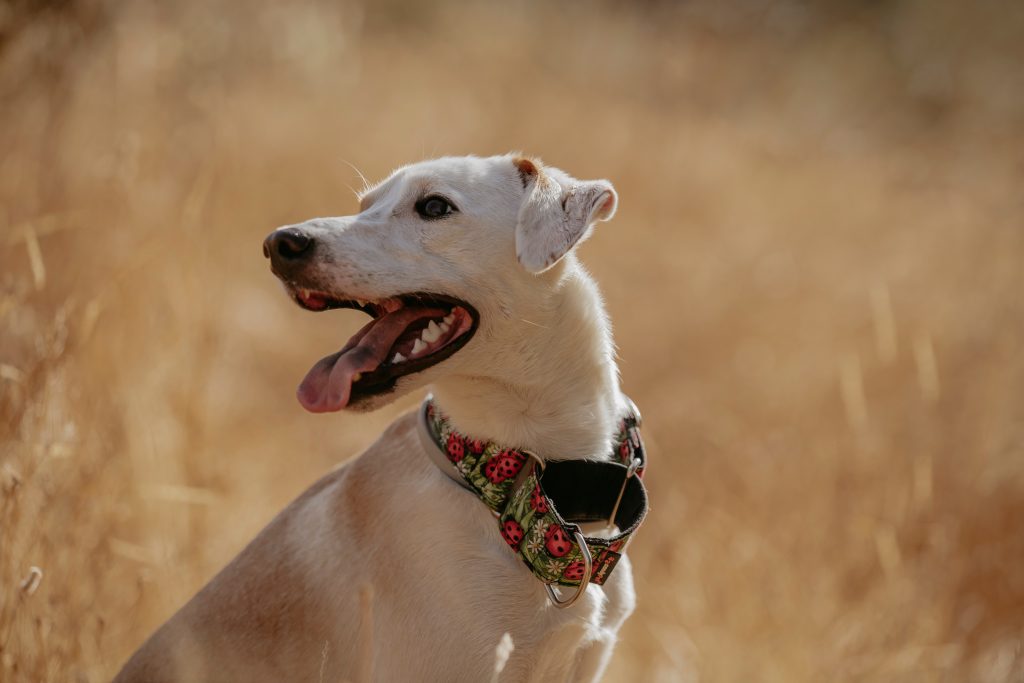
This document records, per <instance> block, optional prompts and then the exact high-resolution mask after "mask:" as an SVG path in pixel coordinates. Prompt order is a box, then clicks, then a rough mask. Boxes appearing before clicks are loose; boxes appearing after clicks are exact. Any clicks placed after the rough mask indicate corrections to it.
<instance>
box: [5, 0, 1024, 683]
mask: <svg viewBox="0 0 1024 683" xmlns="http://www.w3.org/2000/svg"><path fill="white" fill-rule="evenodd" d="M510 150H522V151H523V152H525V153H527V154H531V155H537V156H540V157H542V158H543V159H544V160H545V161H546V162H548V163H550V164H553V165H556V166H559V167H562V168H564V169H566V170H568V171H569V172H570V173H572V174H573V175H576V176H577V177H580V178H595V177H605V178H609V179H610V180H611V181H612V182H613V183H615V185H616V187H617V189H618V191H619V195H620V198H621V205H620V211H619V213H618V215H617V216H616V217H615V219H614V221H612V222H611V223H607V224H602V225H601V226H599V229H598V231H597V232H596V234H595V236H594V237H593V238H592V239H591V240H590V241H589V242H588V243H587V244H586V245H584V246H583V247H582V249H581V256H582V258H583V260H584V262H585V263H586V264H587V265H588V267H589V268H590V269H591V271H592V272H593V273H594V275H595V276H596V278H597V280H598V281H599V283H600V284H601V286H602V289H603V292H604V294H605V297H606V300H607V305H608V308H609V310H610V314H611V316H612V319H613V321H614V323H615V328H616V341H617V343H618V346H619V350H620V358H621V369H622V375H623V379H624V386H625V389H626V391H627V392H628V393H629V394H630V395H632V397H633V398H634V399H635V400H636V401H637V403H638V404H639V405H640V407H641V409H642V410H643V411H644V415H645V418H646V425H645V426H646V430H645V435H646V438H647V440H648V445H649V449H650V451H651V455H652V459H653V463H652V467H651V470H650V476H649V478H648V482H649V486H650V488H651V495H652V497H653V509H652V513H651V517H650V518H649V522H648V523H647V525H646V526H645V527H644V529H643V530H642V532H641V533H640V534H639V535H638V537H637V540H636V542H635V543H634V544H633V545H632V547H631V550H630V552H631V555H632V558H633V562H634V566H635V570H636V575H637V577H636V579H637V591H638V594H639V606H638V609H637V612H636V614H635V615H634V617H633V618H632V619H631V620H630V621H629V622H628V624H627V626H626V628H625V630H624V632H623V633H622V638H621V642H620V645H619V647H618V649H617V652H616V655H615V658H614V660H613V662H612V665H611V669H610V671H609V674H608V676H607V680H609V681H656V682H662V681H664V682H673V681H709V682H718V681H773V682H774V681H780V682H791V681H797V682H799V681H823V680H829V681H835V680H843V681H928V680H935V681H985V682H987V681H1022V680H1024V652H1022V647H1024V645H1022V637H1024V353H1022V344H1024V298H1022V292H1024V224H1022V222H1024V192H1022V181H1024V4H1021V3H1012V2H997V1H996V0H991V1H988V0H984V1H979V2H971V3H958V2H952V1H950V2H944V1H936V0H917V1H916V2H915V1H907V2H896V1H884V0H878V1H874V2H855V1H853V0H850V1H847V2H831V3H828V2H817V3H811V2H802V1H799V0H738V1H736V2H727V3H724V2H717V1H715V0H692V1H689V2H677V3H675V2H662V3H659V2H636V3H615V2H610V1H609V2H596V3H585V2H581V1H578V0H574V1H570V2H565V3H558V4H555V3H543V2H540V1H539V0H538V1H536V2H534V1H532V0H516V1H510V2H502V3H497V2H493V3H492V2H482V1H476V2H470V1H466V2H460V1H456V0H450V1H448V2H439V3H433V4H427V3H417V2H411V1H409V0H388V1H385V2H376V3H367V4H362V3H360V2H328V1H327V0H324V1H322V2H321V1H317V0H297V1H294V2H288V3H281V2H273V1H272V0H250V1H245V2H243V1H242V0H237V1H234V2H232V1H230V0H217V1H208V0H181V1H180V2H174V3H164V2H156V1H155V0H154V1H150V2H127V1H120V0H50V1H47V2H43V1H35V2H33V1H27V0H14V1H12V0H7V1H6V2H3V3H0V679H2V680H4V681H9V682H11V683H16V682H19V683H20V682H22V681H26V682H27V681H76V682H88V681H103V680H105V679H108V678H109V677H110V676H112V675H113V673H114V672H115V671H116V669H117V668H118V667H119V665H120V663H121V662H122V661H123V659H124V658H125V657H126V656H127V655H128V654H129V653H130V652H131V651H132V650H133V649H134V648H135V647H136V646H137V645H138V644H139V643H140V642H141V641H142V639H143V638H144V637H145V636H146V635H147V634H148V633H149V632H150V631H151V630H152V629H153V628H155V627H156V626H157V625H158V624H159V623H160V622H162V621H163V620H164V619H165V618H167V617H168V616H169V615H170V614H171V613H172V612H173V611H174V610H175V609H176V608H177V607H178V606H180V605H181V604H182V603H183V602H184V601H185V600H186V599H188V598H189V597H190V596H191V595H192V594H193V593H194V591H195V590H197V589H198V588H199V587H200V586H201V585H202V584H203V583H205V581H206V580H207V579H208V578H209V577H210V576H211V575H212V574H213V573H214V572H215V571H216V570H217V569H218V568H220V567H221V566H222V565H223V564H224V563H225V562H226V561H228V560H229V559H230V558H231V557H233V556H234V555H235V554H236V553H237V552H238V551H239V550H240V549H241V548H242V547H243V545H244V544H245V543H246V542H247V541H248V540H249V539H250V538H251V537H252V536H253V535H254V534H255V533H256V532H257V531H258V530H259V529H260V528H261V527H262V526H263V525H264V524H266V523H267V522H268V521H269V520H270V519H271V517H272V516H273V515H274V514H275V513H276V512H277V511H278V510H280V509H281V508H282V507H283V506H284V505H286V504H287V503H288V502H289V501H290V500H291V499H292V498H294V497H295V496H296V495H298V494H299V493H300V492H301V491H302V490H303V489H304V488H305V487H307V486H308V485H309V484H310V483H312V482H313V481H314V480H315V479H316V478H318V477H319V476H320V475H321V474H323V473H324V472H325V471H327V470H328V469H329V468H331V467H333V466H334V465H335V464H336V463H338V462H340V461H344V460H345V459H347V458H349V457H351V456H352V455H353V454H355V453H357V452H358V451H359V450H360V449H362V448H363V447H365V446H366V445H368V444H369V443H370V442H371V441H372V440H373V439H374V438H375V436H376V435H377V434H378V433H379V432H380V430H381V429H382V428H383V426H384V425H386V424H387V423H388V422H389V421H390V420H392V419H393V418H394V417H395V416H396V415H397V414H399V413H400V412H401V411H403V410H406V409H408V408H410V407H411V406H413V405H415V404H416V402H417V400H418V397H407V398H406V399H404V400H402V401H400V403H399V404H398V405H394V406H392V407H389V408H388V409H386V410H383V411H380V412H379V413H375V414H372V415H365V416H364V415H345V414H342V415H330V416H326V417H325V416H313V415H309V414H307V413H305V412H304V411H303V410H302V409H301V408H300V407H299V405H298V403H297V402H296V400H295V398H294V389H295V386H296V385H297V383H298V381H299V380H300V379H301V378H302V376H303V375H304V373H305V372H306V370H307V369H308V366H309V365H310V364H311V362H312V361H314V360H315V359H317V358H319V357H320V356H321V355H322V354H323V353H325V352H326V350H330V349H334V348H336V347H337V346H338V343H339V341H340V340H344V339H346V338H347V337H348V336H349V335H350V334H351V333H352V332H354V330H355V329H356V328H357V327H358V326H360V325H361V323H362V318H361V316H359V315H357V314H354V313H345V312H338V313H334V314H329V315H320V316H314V315H311V314H308V313H305V312H303V311H301V310H300V309H299V308H298V307H296V306H294V305H293V304H291V303H290V302H289V301H288V300H286V298H285V297H284V296H283V295H282V293H281V291H280V288H279V286H278V284H277V282H276V281H275V279H274V278H273V277H272V276H271V275H270V273H269V270H268V268H267V265H266V263H265V261H264V259H263V257H262V255H261V253H260V243H261V240H262V238H263V237H264V235H266V234H267V233H268V232H269V231H270V230H271V229H272V228H274V227H276V226H278V225H280V224H284V223H290V222H296V221H300V220H304V219H306V218H310V217H313V216H321V215H342V214H348V213H353V212H355V211H356V206H357V204H356V200H355V198H354V194H353V191H352V190H353V188H354V189H359V188H361V187H362V184H363V181H362V180H361V177H360V175H361V174H363V175H365V176H366V177H367V178H368V179H370V180H371V181H375V180H379V179H381V178H383V177H384V176H386V174H387V173H388V172H389V171H390V170H391V169H392V168H394V167H395V166H398V165H401V164H405V163H408V162H411V161H416V160H419V159H423V158H428V157H432V156H437V155H443V154H466V153H475V154H493V153H504V152H507V151H510Z"/></svg>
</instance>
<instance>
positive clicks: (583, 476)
mask: <svg viewBox="0 0 1024 683" xmlns="http://www.w3.org/2000/svg"><path fill="white" fill-rule="evenodd" d="M627 400H628V399H627ZM629 403H630V405H631V411H630V414H628V415H626V416H625V417H624V418H623V419H622V420H620V421H619V426H618V430H617V433H616V436H615V448H614V451H613V453H612V458H611V460H607V461H596V460H554V461H551V460H549V461H544V460H541V459H540V458H539V457H538V456H537V455H535V454H534V453H532V452H530V451H528V450H525V449H519V448H509V447H506V446H502V445H500V444H497V443H494V442H490V441H480V440H477V439H470V438H469V437H467V436H466V435H464V434H461V433H459V432H458V431H456V430H455V428H454V427H453V426H452V424H451V421H450V420H449V419H448V417H447V416H446V415H444V414H443V413H442V412H441V411H440V410H439V409H438V407H437V406H436V404H435V403H434V401H433V398H432V397H430V396H428V397H427V399H426V400H425V401H424V402H423V405H422V406H421V407H420V421H419V422H420V430H419V431H420V437H421V439H422V441H423V444H424V447H425V448H426V450H427V453H428V454H429V455H430V457H431V460H433V461H434V463H435V464H436V465H437V466H438V468H440V470H441V471H442V472H443V473H444V474H445V475H447V476H448V477H449V478H451V479H452V480H453V481H455V482H456V483H457V484H459V485H460V486H462V487H463V488H465V489H467V490H469V491H472V492H473V493H474V494H475V495H476V496H477V497H478V498H479V499H480V500H481V501H483V502H484V504H485V505H487V507H488V508H490V510H491V512H492V513H494V515H495V516H496V517H497V518H498V520H499V527H498V528H499V531H500V534H501V537H502V538H503V539H504V540H505V542H506V543H507V544H508V545H509V547H510V548H512V550H513V551H514V552H515V553H516V554H517V555H519V557H520V558H522V560H523V562H524V563H525V564H526V566H527V567H529V568H530V571H531V572H533V574H534V575H535V576H536V577H537V578H539V579H540V580H541V581H542V582H544V584H545V587H546V588H547V591H548V597H549V598H551V601H552V602H553V603H554V604H555V605H556V606H558V607H568V606H569V605H571V604H572V603H574V602H575V601H576V600H577V599H579V597H580V596H581V595H582V594H583V592H584V591H585V590H586V587H587V584H588V583H596V584H597V585H602V584H604V583H605V581H607V579H608V576H609V575H610V574H611V572H612V570H613V569H614V568H615V565H616V564H617V563H618V561H619V558H620V557H621V556H622V553H623V552H625V549H626V545H627V544H628V543H629V540H630V539H631V538H632V536H633V533H634V532H636V530H637V529H638V528H639V527H640V523H641V522H643V520H644V516H645V515H646V514H647V491H646V489H645V488H644V485H643V482H642V477H643V473H644V467H645V465H646V454H645V452H644V446H643V441H642V440H641V438H640V413H639V411H638V410H636V406H635V405H633V403H632V401H630V402H629ZM599 521H606V522H608V528H609V529H611V528H612V527H613V526H614V527H617V533H615V534H614V535H611V536H608V537H600V538H596V537H589V536H585V535H584V534H583V531H582V530H581V529H580V527H579V524H580V523H588V522H599ZM555 584H558V585H562V586H575V587H576V592H575V593H574V594H573V595H572V596H571V597H570V598H568V599H564V600H563V599H562V598H560V597H559V596H558V594H557V593H556V592H555V591H554V589H553V585H555Z"/></svg>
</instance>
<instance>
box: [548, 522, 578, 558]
mask: <svg viewBox="0 0 1024 683" xmlns="http://www.w3.org/2000/svg"><path fill="white" fill-rule="evenodd" d="M544 547H545V548H547V551H548V552H549V553H551V556H552V557H565V556H566V555H567V554H568V553H569V551H570V550H572V541H570V540H569V534H567V533H565V529H563V528H562V527H560V526H559V525H557V524H552V525H551V526H550V527H548V532H547V533H546V534H544Z"/></svg>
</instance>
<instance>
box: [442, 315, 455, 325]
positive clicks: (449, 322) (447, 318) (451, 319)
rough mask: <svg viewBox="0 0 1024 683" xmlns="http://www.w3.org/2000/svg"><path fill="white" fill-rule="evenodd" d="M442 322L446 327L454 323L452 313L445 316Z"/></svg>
mask: <svg viewBox="0 0 1024 683" xmlns="http://www.w3.org/2000/svg"><path fill="white" fill-rule="evenodd" d="M444 321H445V323H447V324H448V325H451V324H452V323H453V322H455V314H454V313H449V314H448V315H447V316H445V319H444Z"/></svg>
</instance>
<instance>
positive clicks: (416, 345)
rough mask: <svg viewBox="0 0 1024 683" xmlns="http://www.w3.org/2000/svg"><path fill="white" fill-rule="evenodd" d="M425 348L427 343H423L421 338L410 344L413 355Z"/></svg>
mask: <svg viewBox="0 0 1024 683" xmlns="http://www.w3.org/2000/svg"><path fill="white" fill-rule="evenodd" d="M425 348H427V345H426V344H424V343H423V340H422V339H417V340H416V341H415V342H413V344H412V355H414V356H415V355H417V354H419V353H421V352H422V351H423V350H424V349H425Z"/></svg>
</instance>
